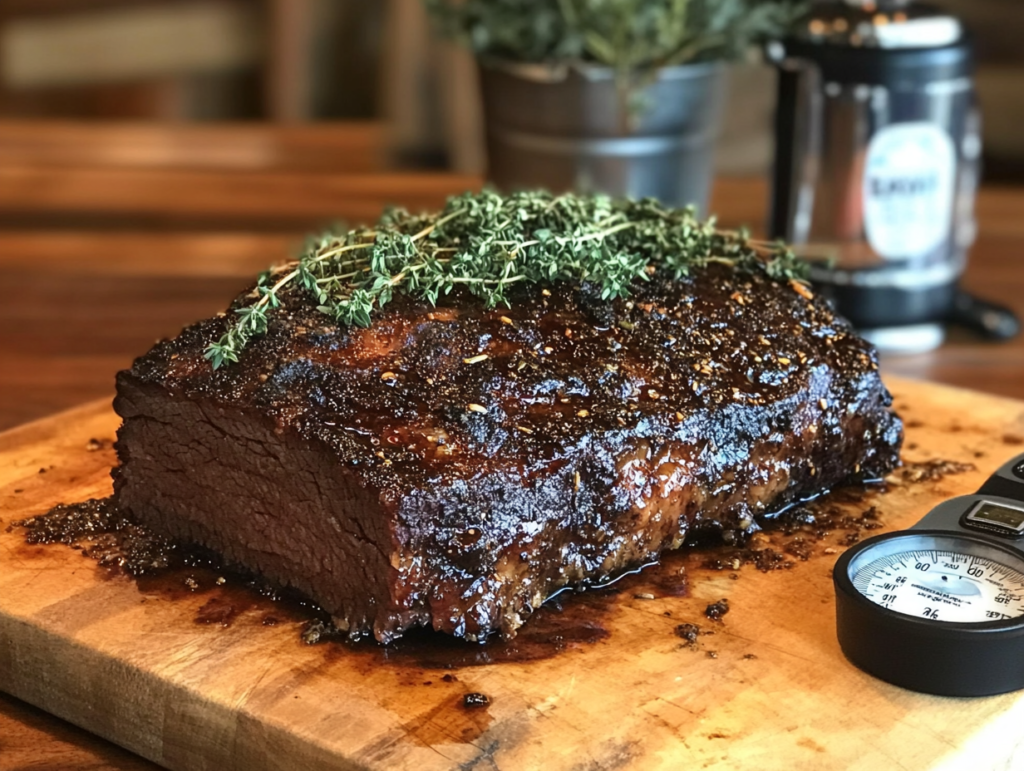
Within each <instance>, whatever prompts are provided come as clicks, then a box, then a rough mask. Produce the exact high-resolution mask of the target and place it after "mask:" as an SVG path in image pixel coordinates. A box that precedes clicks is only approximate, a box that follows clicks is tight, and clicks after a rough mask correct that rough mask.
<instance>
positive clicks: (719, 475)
mask: <svg viewBox="0 0 1024 771" xmlns="http://www.w3.org/2000/svg"><path fill="white" fill-rule="evenodd" d="M244 297H245V296H244V295H243V296H242V297H241V298H239V301H238V302H242V301H243V299H244ZM511 299H512V302H511V308H500V309H495V310H487V309H485V308H484V306H483V305H482V304H481V303H480V301H479V300H476V299H474V298H472V297H469V296H468V295H464V294H460V293H459V292H458V291H456V292H454V293H453V294H452V295H451V296H449V297H447V298H443V299H442V300H441V301H440V302H439V304H438V306H437V307H433V306H430V305H427V304H424V303H422V302H418V301H414V300H411V299H409V298H408V297H404V296H396V298H395V299H394V300H393V301H392V302H391V303H390V304H388V305H387V306H386V307H385V308H383V309H382V310H381V311H380V312H379V314H378V315H377V316H376V317H375V319H374V321H373V324H372V326H370V327H369V328H360V327H343V326H338V325H336V324H335V323H334V322H333V321H331V319H330V318H329V317H326V316H324V315H323V314H322V313H320V312H319V311H317V309H316V303H315V301H312V300H308V299H305V298H304V297H303V296H302V295H299V294H294V295H289V296H288V297H287V298H286V300H285V305H284V307H282V308H281V309H278V310H276V311H275V312H274V321H273V323H272V324H271V326H270V329H269V330H268V332H267V333H266V334H265V335H263V336H261V337H259V338H257V339H254V340H253V341H252V342H251V343H250V345H249V347H248V348H247V349H246V350H245V352H244V353H243V355H242V356H241V357H240V361H239V362H238V363H236V364H231V365H229V366H224V367H222V368H220V369H218V370H216V371H214V370H213V369H212V367H211V366H210V363H209V362H208V361H207V360H206V359H205V358H204V355H203V354H204V350H205V349H206V347H207V346H208V345H209V344H210V343H211V342H213V341H215V340H217V339H218V338H219V337H220V336H221V335H222V334H223V333H224V330H225V328H226V325H227V324H228V323H229V319H230V314H229V315H221V316H218V317H215V318H212V319H209V320H206V321H202V322H199V323H197V324H195V325H193V326H191V327H189V328H187V329H185V330H184V331H183V332H182V333H181V334H180V335H179V336H178V337H177V338H175V339H173V340H169V341H164V342H161V343H159V344H157V345H156V347H154V348H153V349H152V350H151V351H150V352H149V353H147V354H146V355H144V356H142V357H141V358H139V359H138V360H137V361H136V362H135V363H134V365H133V366H132V368H131V369H130V370H127V371H125V372H122V373H120V375H119V376H118V381H117V399H116V401H115V408H116V410H117V412H118V413H119V414H120V415H121V416H122V418H123V419H124V422H123V425H122V427H121V429H120V431H119V434H118V442H117V451H118V454H119V457H120V467H119V468H118V469H116V470H115V491H116V496H117V501H118V503H119V505H120V506H121V507H122V508H123V509H125V510H127V511H128V512H129V513H131V514H133V515H134V516H135V517H136V518H137V519H138V520H139V521H141V522H142V523H144V524H146V525H148V526H149V527H151V528H153V529H154V530H156V531H157V532H159V533H161V534H164V535H167V536H170V537H172V538H174V539H177V540H178V541H181V542H189V543H196V544H200V545H202V546H205V547H208V548H210V549H213V550H214V551H216V552H218V553H220V554H221V555H222V556H223V557H224V558H225V559H226V560H227V561H228V562H229V563H232V564H236V565H239V566H242V567H244V568H247V569H249V570H251V571H255V572H257V573H259V574H261V575H262V576H264V577H265V578H267V579H269V580H271V581H273V582H276V583H277V584H279V585H282V586H289V587H294V588H295V589H297V590H299V591H300V592H302V593H304V594H305V595H308V596H309V597H310V598H312V599H313V600H315V601H316V602H317V603H319V604H320V605H321V606H322V607H323V608H324V609H325V610H326V611H328V612H329V613H330V614H331V615H332V616H333V617H334V619H335V621H336V623H337V625H338V626H339V627H341V628H342V629H346V630H348V631H349V633H350V634H351V635H352V636H360V635H363V634H371V633H372V634H373V635H375V636H376V638H377V639H378V640H380V641H385V642H386V641H388V640H391V639H394V638H395V637H396V636H399V635H401V634H402V633H403V632H404V631H405V630H408V629H409V628H411V627H414V626H418V625H426V626H433V627H434V628H435V629H438V630H442V631H444V632H448V633H451V634H454V635H458V636H462V637H466V638H469V639H482V638H484V637H486V636H487V635H489V634H491V633H494V632H500V633H502V634H504V635H512V634H514V632H515V630H516V628H517V627H519V626H520V625H521V624H522V623H524V622H525V621H526V619H527V618H528V617H529V615H530V613H531V612H532V611H533V610H534V609H536V608H537V607H538V606H539V605H540V604H541V603H542V602H544V600H545V598H547V597H548V596H550V595H551V594H553V593H554V592H556V591H558V590H559V589H560V588H562V587H564V586H567V585H569V586H579V585H586V584H590V583H595V582H600V581H603V580H605V579H607V578H608V577H611V576H614V575H615V574H617V573H620V572H621V571H623V570H625V569H628V568H631V567H634V566H637V565H639V564H642V563H645V562H649V561H650V560H652V559H655V558H657V556H658V555H659V553H661V552H662V551H663V550H666V549H674V548H677V547H679V546H680V545H682V544H683V542H684V540H685V539H687V538H688V537H689V536H691V535H693V534H696V533H706V534H710V535H712V536H714V537H724V538H726V539H727V540H731V539H735V538H736V537H737V534H738V532H740V531H750V530H752V529H756V528H757V521H758V519H759V518H761V517H763V516H765V515H768V514H770V513H771V512H772V511H774V510H777V509H779V508H780V507H782V506H784V505H785V504H787V503H790V502H792V501H795V500H798V499H801V498H805V497H808V496H811V495H814V494H816V493H819V492H821V491H823V490H826V489H828V488H830V487H832V486H834V485H837V484H839V483H842V482H846V481H853V480H859V479H864V478H873V477H879V476H882V475H884V474H885V473H886V472H888V471H889V470H890V469H892V468H893V467H894V465H895V464H896V463H897V462H898V460H897V459H898V454H899V447H900V442H901V439H902V425H901V422H900V420H899V418H898V417H897V416H896V415H895V414H894V412H893V411H892V409H891V407H890V405H891V397H890V395H889V393H888V392H887V390H886V388H885V386H884V385H883V384H882V382H881V380H880V378H879V375H878V365H877V361H876V355H875V352H874V350H873V349H872V348H871V346H870V345H869V344H867V343H866V342H864V341H863V340H862V339H861V338H859V337H858V336H857V335H856V334H855V333H854V332H853V331H852V330H851V329H850V327H849V325H848V324H847V323H846V322H845V321H844V320H842V319H840V318H838V317H837V316H835V315H834V314H833V312H832V311H831V309H830V307H829V306H828V304H827V303H826V302H824V301H823V300H821V299H819V298H817V297H815V296H813V295H811V293H810V292H809V291H807V290H806V289H805V288H803V286H802V285H798V284H796V283H787V282H785V281H775V280H772V279H770V278H768V277H767V276H766V275H764V274H763V273H762V272H753V273H745V272H740V271H737V270H734V269H731V268H729V267H726V266H723V265H716V264H712V265H710V266H708V267H706V268H701V269H698V270H695V271H694V272H693V274H692V275H691V276H689V277H687V278H684V279H683V280H680V281H676V280H671V279H669V278H667V277H662V276H660V275H656V276H654V277H653V278H652V279H651V280H650V281H649V282H643V283H641V284H640V285H639V286H637V287H636V288H635V291H634V294H633V297H632V298H631V299H630V300H623V299H618V300H615V301H604V300H601V299H600V297H599V295H598V293H597V292H596V291H595V290H594V289H593V287H590V286H588V285H587V284H583V285H575V284H569V283H566V284H561V285H555V286H552V287H551V288H550V289H549V290H548V289H545V290H542V289H540V288H537V287H531V288H523V289H521V290H518V291H517V292H515V293H513V296H512V298H511Z"/></svg>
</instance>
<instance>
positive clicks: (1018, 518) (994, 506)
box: [967, 501, 1024, 533]
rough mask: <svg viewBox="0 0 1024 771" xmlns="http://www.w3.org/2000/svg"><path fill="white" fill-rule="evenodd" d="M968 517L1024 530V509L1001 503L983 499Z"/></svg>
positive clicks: (976, 520)
mask: <svg viewBox="0 0 1024 771" xmlns="http://www.w3.org/2000/svg"><path fill="white" fill-rule="evenodd" d="M967 519H968V520H969V521H971V522H979V523H984V524H988V525H995V526H996V527H1000V528H1004V529H1006V530H1012V531H1014V532H1017V533H1021V532H1024V509H1016V508H1013V507H1012V506H1006V505H1004V504H1001V503H992V502H991V501H982V502H981V503H979V504H978V505H977V506H975V507H974V509H972V510H971V512H970V513H969V514H968V515H967Z"/></svg>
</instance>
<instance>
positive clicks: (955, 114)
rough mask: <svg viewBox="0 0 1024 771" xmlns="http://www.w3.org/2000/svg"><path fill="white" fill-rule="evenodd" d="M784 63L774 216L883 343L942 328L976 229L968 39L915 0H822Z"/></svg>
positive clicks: (819, 280)
mask: <svg viewBox="0 0 1024 771" xmlns="http://www.w3.org/2000/svg"><path fill="white" fill-rule="evenodd" d="M769 55H770V56H771V58H772V59H773V60H774V61H775V62H776V64H777V65H778V68H779V102H778V111H777V116H776V157H775V171H774V183H773V200H772V214H771V230H772V234H773V236H775V237H779V238H784V239H786V240H787V241H790V242H791V243H793V244H794V247H795V249H796V250H797V252H798V253H799V254H801V255H802V256H804V257H806V258H808V259H809V260H810V261H811V262H812V265H813V271H812V279H813V281H814V282H815V284H816V285H817V286H818V287H819V289H820V290H821V291H822V292H823V293H825V294H827V295H828V296H830V297H831V298H832V299H833V301H834V302H835V304H836V306H837V308H838V309H839V311H840V312H841V313H843V314H844V315H845V316H846V317H847V318H849V319H850V321H851V322H853V324H854V325H855V326H856V327H858V328H859V329H860V330H861V331H862V333H863V334H864V335H865V336H866V337H868V338H869V339H872V340H873V341H874V342H876V344H878V345H879V347H881V348H889V349H902V350H924V349H927V348H931V347H934V346H936V345H938V344H940V343H941V342H942V339H943V325H942V322H943V321H945V320H946V319H948V318H949V316H950V314H951V313H952V312H953V310H954V307H955V306H956V298H957V282H958V279H959V277H960V275H961V273H962V272H963V269H964V266H965V263H966V257H967V250H968V248H969V247H970V245H971V243H972V242H973V240H974V233H975V223H974V197H975V191H976V188H977V179H978V166H979V159H980V154H981V153H980V151H981V140H980V135H979V128H980V120H979V115H978V110H977V106H976V100H975V93H974V84H973V79H972V63H973V61H972V59H973V57H972V50H971V44H970V40H969V39H968V37H967V35H966V34H965V33H964V31H963V29H962V27H961V25H960V23H959V22H958V21H957V20H956V19H955V18H953V17H950V16H948V15H945V14H943V13H940V12H938V11H935V10H933V9H931V8H928V7H927V6H918V5H914V4H908V3H906V2H890V3H884V2H881V3H873V2H835V1H832V2H818V3H815V4H814V5H813V6H812V10H811V12H810V14H809V15H808V16H807V18H805V19H804V20H803V21H802V22H801V23H800V24H799V25H798V27H797V28H796V30H795V31H794V33H793V34H792V35H791V36H790V37H789V38H787V39H786V40H783V41H780V42H778V43H774V44H772V45H771V46H769Z"/></svg>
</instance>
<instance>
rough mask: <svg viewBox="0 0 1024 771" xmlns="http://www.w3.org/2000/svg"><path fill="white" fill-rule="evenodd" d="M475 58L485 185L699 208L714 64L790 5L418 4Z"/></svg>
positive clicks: (502, 0)
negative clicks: (592, 193) (597, 193)
mask: <svg viewBox="0 0 1024 771" xmlns="http://www.w3.org/2000/svg"><path fill="white" fill-rule="evenodd" d="M424 1H425V3H426V5H427V8H428V10H429V11H430V14H431V16H432V17H433V18H434V20H435V22H436V24H437V26H438V28H439V29H440V30H441V31H442V33H443V34H445V35H447V36H449V37H451V38H454V39H457V40H459V41H461V42H462V43H464V44H465V45H467V46H468V47H469V48H470V49H471V50H472V51H473V52H474V53H475V54H476V57H477V61H478V62H479V65H480V79H481V86H482V92H483V106H484V120H485V125H486V142H487V154H488V178H489V180H490V181H491V182H492V183H494V184H495V185H497V186H498V187H500V188H503V189H506V190H512V189H520V188H531V187H545V188H548V189H550V190H553V191H562V190H568V189H575V190H580V191H588V190H599V191H602V192H606V193H611V194H613V195H623V196H630V197H643V196H654V197H657V198H660V199H661V200H662V201H664V202H666V203H668V204H673V205H685V204H695V205H697V206H698V208H701V207H703V206H704V205H705V203H706V200H707V195H708V191H709V188H710V183H711V173H712V155H713V147H714V139H715V135H716V133H717V126H718V116H719V112H720V108H721V105H722V101H723V97H724V87H725V73H726V68H725V65H724V63H725V62H727V61H728V60H730V59H734V58H736V57H738V56H742V55H743V54H745V53H746V52H747V51H748V50H749V48H750V46H751V44H752V43H753V42H754V41H756V40H757V39H758V38H761V37H763V36H766V35H771V34H773V33H777V32H780V31H781V30H782V29H783V28H784V27H785V25H786V24H788V23H789V22H790V20H791V19H792V18H793V16H794V15H795V13H796V11H797V10H798V6H797V2H795V1H794V0H424Z"/></svg>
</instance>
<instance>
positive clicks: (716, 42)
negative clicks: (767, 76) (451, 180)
mask: <svg viewBox="0 0 1024 771" xmlns="http://www.w3.org/2000/svg"><path fill="white" fill-rule="evenodd" d="M424 3H425V5H426V7H427V10H428V11H429V12H430V14H431V16H432V17H433V19H434V21H435V22H436V24H437V26H438V28H439V30H440V31H441V32H442V33H443V34H445V35H446V36H448V37H451V38H455V39H457V40H460V41H462V42H463V43H464V44H465V45H467V46H468V47H469V48H470V49H472V50H473V52H474V53H476V54H478V55H484V56H491V57H498V58H501V59H508V60H511V61H520V62H551V61H584V62H596V63H599V64H604V65H609V66H612V67H614V68H616V69H617V70H619V71H626V70H633V69H649V68H657V67H663V66H666V65H673V64H684V63H687V62H692V61H707V60H712V59H730V58H738V57H740V56H742V55H743V54H744V53H745V52H746V51H747V49H748V48H749V46H750V45H751V44H752V43H754V42H755V41H758V40H761V39H764V38H766V37H772V36H777V35H781V34H783V33H784V32H785V31H786V30H787V28H788V27H789V25H790V24H791V23H792V22H793V21H794V20H795V19H796V18H797V16H798V15H799V14H801V13H802V12H803V10H804V9H805V8H806V6H807V5H808V3H807V2H806V0H424Z"/></svg>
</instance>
